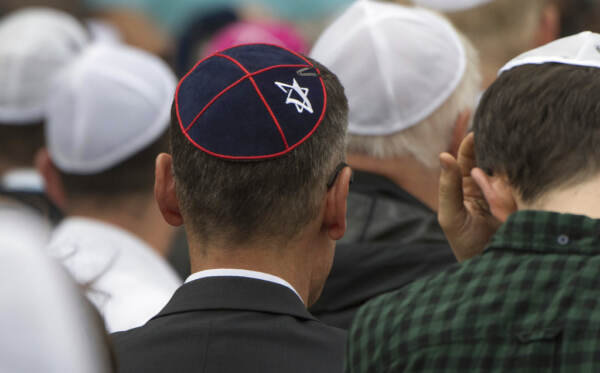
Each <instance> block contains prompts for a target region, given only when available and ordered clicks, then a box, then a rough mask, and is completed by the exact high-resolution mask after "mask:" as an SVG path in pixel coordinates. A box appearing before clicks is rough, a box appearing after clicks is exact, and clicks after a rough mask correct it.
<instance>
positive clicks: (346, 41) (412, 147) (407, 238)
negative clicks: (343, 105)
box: [311, 1, 480, 329]
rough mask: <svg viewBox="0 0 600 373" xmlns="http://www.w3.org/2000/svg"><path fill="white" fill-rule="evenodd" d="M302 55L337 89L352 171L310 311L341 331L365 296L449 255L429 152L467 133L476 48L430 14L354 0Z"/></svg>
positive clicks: (448, 147) (445, 261)
mask: <svg viewBox="0 0 600 373" xmlns="http://www.w3.org/2000/svg"><path fill="white" fill-rule="evenodd" d="M311 55H312V56H313V57H314V58H315V59H317V60H319V61H323V63H324V64H326V65H327V66H329V67H330V68H331V69H332V71H334V72H335V73H336V74H337V75H338V76H339V77H340V80H341V81H342V84H343V85H344V87H345V89H346V94H347V95H348V99H349V102H350V125H349V129H348V132H349V136H348V137H349V138H348V141H347V144H348V145H347V150H348V162H349V164H350V165H351V166H352V167H353V169H355V170H356V171H357V172H356V174H355V183H354V184H353V185H352V188H351V193H350V197H349V206H348V211H349V212H350V214H349V218H348V219H349V221H348V232H347V233H346V235H345V236H344V239H343V240H342V241H341V242H340V245H339V246H338V250H337V253H336V256H335V261H334V264H333V270H332V272H331V276H330V277H329V279H328V280H327V284H326V286H325V290H324V291H323V296H322V297H321V299H320V300H319V302H317V304H315V306H314V307H313V308H312V309H311V311H313V312H314V313H315V315H316V316H317V317H319V318H320V319H321V320H323V321H325V322H326V323H329V324H331V325H334V326H338V327H343V328H345V329H347V328H349V327H350V323H351V322H352V318H353V317H354V314H355V312H356V311H357V310H358V308H359V307H360V306H361V305H362V304H364V303H365V302H366V301H368V300H369V299H371V298H373V297H375V296H377V295H380V294H383V293H385V292H389V291H393V290H396V289H399V288H401V287H402V286H405V285H406V284H408V283H410V282H412V281H414V280H416V279H418V278H420V277H422V276H425V275H427V274H429V273H436V272H439V271H441V270H442V269H444V268H445V267H447V266H449V265H451V264H454V263H456V260H455V258H454V256H453V255H452V251H451V249H450V247H449V245H448V242H447V240H446V238H445V237H444V234H443V232H442V229H441V228H440V226H439V224H438V223H437V218H436V211H437V208H438V205H437V189H438V187H437V185H438V179H439V172H440V171H439V161H438V155H439V153H441V152H443V151H449V152H451V153H453V154H456V151H457V150H458V146H459V144H460V141H461V140H462V138H463V137H464V135H465V133H466V131H467V127H468V125H469V117H470V112H471V111H472V110H473V107H474V105H475V102H476V96H477V95H478V92H479V86H480V76H479V70H478V63H477V53H476V52H475V50H474V49H473V47H472V46H471V44H470V43H469V42H468V41H467V40H466V39H464V38H463V37H461V36H460V35H459V34H457V33H456V31H454V29H453V28H452V26H451V25H450V24H449V23H448V22H447V21H446V20H444V19H442V18H441V17H440V16H438V15H436V14H433V13H431V12H429V11H426V10H423V9H413V8H408V7H403V6H400V5H395V4H385V3H380V2H375V1H358V2H356V3H355V4H354V5H353V6H351V7H350V8H349V9H348V10H347V11H346V12H345V13H344V14H343V15H342V16H341V17H340V18H339V19H337V20H336V21H335V22H334V23H333V24H332V25H331V26H330V27H329V28H328V29H327V30H326V31H325V32H324V33H323V35H322V36H321V37H320V39H319V40H318V41H317V44H316V45H315V47H314V49H313V51H312V53H311Z"/></svg>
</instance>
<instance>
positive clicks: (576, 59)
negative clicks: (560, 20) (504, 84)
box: [498, 31, 600, 75]
mask: <svg viewBox="0 0 600 373" xmlns="http://www.w3.org/2000/svg"><path fill="white" fill-rule="evenodd" d="M544 63H560V64H565V65H575V66H587V67H596V68H600V34H595V33H593V32H590V31H585V32H582V33H579V34H577V35H573V36H568V37H566V38H562V39H558V40H555V41H553V42H551V43H549V44H546V45H544V46H541V47H539V48H536V49H533V50H530V51H529V52H525V53H523V54H521V55H520V56H518V57H516V58H514V59H513V60H511V61H509V62H508V63H507V64H506V65H505V66H504V67H502V68H501V69H500V72H499V73H498V75H500V74H502V73H503V72H505V71H508V70H510V69H513V68H515V67H517V66H522V65H539V64H544Z"/></svg>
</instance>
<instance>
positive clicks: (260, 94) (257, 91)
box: [215, 53, 290, 149]
mask: <svg viewBox="0 0 600 373" xmlns="http://www.w3.org/2000/svg"><path fill="white" fill-rule="evenodd" d="M215 56H219V57H222V58H226V59H228V60H229V61H231V62H233V63H235V64H236V65H237V66H238V67H239V68H240V69H242V70H243V71H244V72H245V73H246V74H247V75H248V79H250V82H251V83H252V85H253V86H254V89H255V90H256V93H257V94H258V96H259V97H260V99H261V100H262V102H263V104H264V105H265V107H266V108H267V110H268V111H269V114H271V118H272V119H273V122H275V126H277V130H278V131H279V133H280V134H281V139H282V140H283V143H284V144H285V148H286V149H289V148H290V146H289V145H288V142H287V139H286V138H285V134H284V133H283V130H282V129H281V125H279V121H278V120H277V117H275V113H273V110H271V107H270V106H269V104H268V103H267V100H266V99H265V96H263V94H262V92H261V91H260V89H259V88H258V84H256V81H255V80H254V78H253V77H252V74H250V72H249V71H248V70H247V69H246V68H245V67H244V65H242V64H241V63H240V62H239V61H237V60H236V59H235V58H233V57H230V56H227V55H225V54H220V53H217V54H215Z"/></svg>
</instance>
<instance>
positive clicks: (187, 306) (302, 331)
mask: <svg viewBox="0 0 600 373" xmlns="http://www.w3.org/2000/svg"><path fill="white" fill-rule="evenodd" d="M113 342H114V347H115V352H116V356H117V362H118V366H119V370H118V371H119V372H121V373H134V372H135V373H155V372H156V373H158V372H161V373H177V372H185V373H195V372H220V373H229V372H232V373H233V372H241V373H250V372H257V373H268V372H277V373H294V372H298V373H300V372H302V373H313V372H323V373H325V372H327V373H336V372H342V371H343V364H344V354H345V343H346V335H345V332H343V331H341V330H339V329H336V328H333V327H329V326H326V325H325V324H322V323H321V322H319V321H318V320H317V319H315V318H314V317H313V316H312V315H311V314H310V313H309V312H308V311H307V310H306V308H305V306H304V304H303V303H302V302H301V301H300V299H299V298H298V297H297V295H296V294H294V293H293V292H292V291H291V290H290V289H288V288H286V287H284V286H282V285H279V284H275V283H271V282H267V281H261V280H255V279H249V278H242V277H211V278H205V279H200V280H196V281H192V282H190V283H187V284H184V285H183V286H181V287H180V288H179V289H178V290H177V291H176V292H175V294H174V295H173V297H172V298H171V300H170V302H169V303H168V304H167V306H166V307H165V308H164V309H163V310H162V311H161V312H160V313H159V314H158V315H157V316H156V317H154V318H153V319H152V320H150V321H149V322H148V323H147V324H146V325H144V326H142V327H139V328H136V329H132V330H129V331H126V332H120V333H116V334H113Z"/></svg>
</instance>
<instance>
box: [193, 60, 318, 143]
mask: <svg viewBox="0 0 600 373" xmlns="http://www.w3.org/2000/svg"><path fill="white" fill-rule="evenodd" d="M280 67H309V66H307V65H275V66H270V67H267V68H265V69H262V70H258V71H255V72H253V73H252V74H250V75H244V76H242V77H241V78H240V79H238V80H237V81H236V82H235V83H233V84H231V85H230V86H229V87H227V88H225V89H224V90H223V91H221V92H220V93H219V94H218V95H216V96H215V97H213V99H212V100H210V101H209V103H208V104H206V106H204V108H202V110H200V112H199V113H198V115H196V117H195V118H194V120H192V121H191V122H190V124H188V126H187V127H186V128H185V130H184V132H185V133H188V132H190V130H191V129H192V127H193V126H194V124H196V122H197V121H198V119H200V117H201V116H202V114H204V112H205V111H206V110H208V108H209V107H210V106H211V105H212V104H214V103H215V101H217V100H218V99H219V97H221V96H223V95H224V94H225V93H226V92H227V91H229V90H230V89H232V88H234V87H236V86H237V85H239V84H240V83H242V82H243V81H244V80H246V79H248V78H249V77H251V76H256V75H259V74H262V73H264V72H267V71H270V70H273V69H278V68H280Z"/></svg>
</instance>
